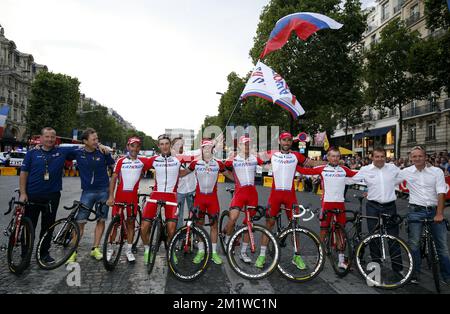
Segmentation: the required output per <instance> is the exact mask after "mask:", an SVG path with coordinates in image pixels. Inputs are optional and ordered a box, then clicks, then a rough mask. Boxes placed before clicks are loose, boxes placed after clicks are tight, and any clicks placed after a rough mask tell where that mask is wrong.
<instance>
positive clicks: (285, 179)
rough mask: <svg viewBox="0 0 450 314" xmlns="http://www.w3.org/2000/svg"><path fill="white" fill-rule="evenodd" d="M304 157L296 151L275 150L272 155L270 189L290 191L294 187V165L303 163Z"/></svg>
mask: <svg viewBox="0 0 450 314" xmlns="http://www.w3.org/2000/svg"><path fill="white" fill-rule="evenodd" d="M306 161H307V159H306V157H305V156H303V155H302V154H300V153H297V152H290V153H287V154H284V153H282V152H276V153H275V154H273V155H272V158H271V163H272V172H273V183H272V189H274V190H278V191H290V190H293V189H294V177H295V172H296V167H297V166H298V165H303V164H304V163H305V162H306Z"/></svg>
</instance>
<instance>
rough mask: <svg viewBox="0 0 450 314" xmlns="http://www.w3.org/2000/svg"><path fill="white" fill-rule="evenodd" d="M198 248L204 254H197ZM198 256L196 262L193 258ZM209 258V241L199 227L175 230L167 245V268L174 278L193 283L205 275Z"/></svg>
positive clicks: (203, 230) (206, 234)
mask: <svg viewBox="0 0 450 314" xmlns="http://www.w3.org/2000/svg"><path fill="white" fill-rule="evenodd" d="M199 247H201V248H203V249H204V254H201V253H200V254H199ZM197 255H198V257H201V258H197V259H196V260H194V258H195V257H196V256H197ZM210 256H211V240H210V238H209V236H208V233H207V232H206V231H205V229H203V228H202V227H200V226H192V227H190V228H189V232H188V227H187V226H184V227H182V228H180V229H178V230H177V232H176V233H175V235H174V236H173V238H172V240H171V241H170V243H169V250H168V258H167V259H168V261H169V268H170V270H171V271H172V274H173V275H174V276H175V278H177V279H179V280H181V281H193V280H195V279H197V278H199V277H200V276H201V275H202V274H204V273H205V271H206V269H207V268H208V265H209V259H210Z"/></svg>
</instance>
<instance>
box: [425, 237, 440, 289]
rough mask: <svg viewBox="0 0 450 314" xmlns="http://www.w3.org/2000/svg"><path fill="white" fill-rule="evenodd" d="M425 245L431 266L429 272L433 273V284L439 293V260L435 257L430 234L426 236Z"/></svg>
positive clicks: (434, 245) (435, 252) (435, 253)
mask: <svg viewBox="0 0 450 314" xmlns="http://www.w3.org/2000/svg"><path fill="white" fill-rule="evenodd" d="M427 247H428V252H427V256H428V258H429V261H430V262H429V263H430V266H431V272H432V273H433V281H434V286H435V287H436V291H437V293H441V283H440V280H439V260H438V257H437V256H438V255H437V250H436V244H435V243H434V241H433V240H432V239H431V236H430V237H427Z"/></svg>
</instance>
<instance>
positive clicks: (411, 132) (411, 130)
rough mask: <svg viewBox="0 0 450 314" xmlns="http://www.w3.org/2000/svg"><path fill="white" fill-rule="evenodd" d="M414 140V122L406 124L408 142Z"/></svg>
mask: <svg viewBox="0 0 450 314" xmlns="http://www.w3.org/2000/svg"><path fill="white" fill-rule="evenodd" d="M415 141H416V124H410V125H409V126H408V142H415Z"/></svg>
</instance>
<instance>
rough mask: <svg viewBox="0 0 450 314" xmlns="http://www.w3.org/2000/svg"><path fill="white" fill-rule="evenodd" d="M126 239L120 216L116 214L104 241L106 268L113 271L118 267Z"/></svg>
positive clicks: (104, 263) (104, 262)
mask: <svg viewBox="0 0 450 314" xmlns="http://www.w3.org/2000/svg"><path fill="white" fill-rule="evenodd" d="M124 240H125V239H124V229H123V226H122V224H121V223H120V216H115V217H114V218H113V219H112V220H111V222H110V223H109V226H108V229H107V230H106V234H105V240H104V241H103V265H104V266H105V268H106V270H108V271H113V270H114V269H115V268H116V266H117V263H118V262H119V260H120V254H121V253H122V247H123V242H124Z"/></svg>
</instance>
